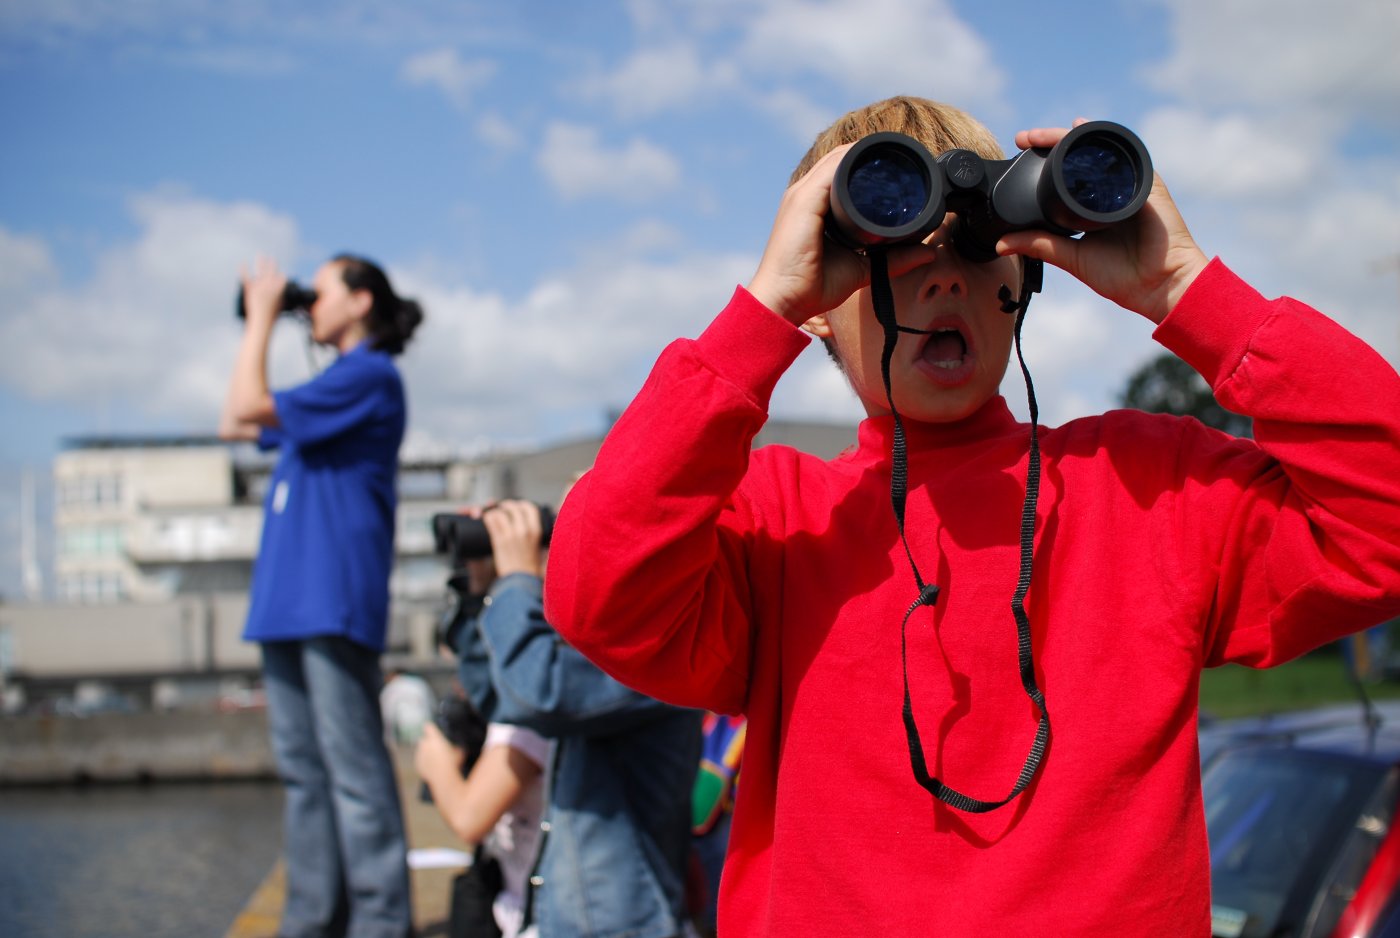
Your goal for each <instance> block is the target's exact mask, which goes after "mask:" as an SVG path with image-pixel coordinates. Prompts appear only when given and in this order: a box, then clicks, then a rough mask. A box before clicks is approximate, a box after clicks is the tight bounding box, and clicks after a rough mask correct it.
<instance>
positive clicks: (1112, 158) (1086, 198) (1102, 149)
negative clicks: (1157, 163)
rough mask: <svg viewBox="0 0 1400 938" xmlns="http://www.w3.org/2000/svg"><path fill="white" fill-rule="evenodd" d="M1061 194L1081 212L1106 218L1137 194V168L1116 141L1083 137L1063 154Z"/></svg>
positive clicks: (1096, 137)
mask: <svg viewBox="0 0 1400 938" xmlns="http://www.w3.org/2000/svg"><path fill="white" fill-rule="evenodd" d="M1061 178H1062V179H1063V180H1064V184H1065V191H1066V193H1067V194H1068V195H1069V197H1070V198H1072V199H1074V201H1075V202H1077V203H1078V204H1079V206H1080V207H1081V208H1083V209H1086V210H1087V211H1090V212H1097V213H1099V214H1101V215H1107V214H1109V213H1111V212H1116V211H1119V210H1120V209H1122V208H1123V207H1124V206H1126V205H1127V204H1128V203H1129V202H1131V201H1132V200H1133V198H1134V196H1136V195H1137V194H1138V185H1139V182H1138V168H1137V161H1136V160H1134V159H1133V158H1132V156H1131V154H1129V153H1128V152H1127V151H1126V150H1125V149H1123V147H1122V146H1120V145H1119V144H1118V143H1117V142H1116V141H1114V140H1111V139H1109V138H1107V137H1105V136H1099V135H1095V136H1087V137H1084V138H1082V139H1081V140H1079V141H1077V142H1076V143H1075V145H1074V146H1073V147H1071V148H1070V150H1069V151H1068V152H1067V153H1065V158H1064V163H1063V164H1062V166H1061Z"/></svg>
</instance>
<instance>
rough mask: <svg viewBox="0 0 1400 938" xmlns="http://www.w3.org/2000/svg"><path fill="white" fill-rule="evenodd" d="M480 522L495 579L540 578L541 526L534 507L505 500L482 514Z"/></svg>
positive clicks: (537, 507) (542, 571)
mask: <svg viewBox="0 0 1400 938" xmlns="http://www.w3.org/2000/svg"><path fill="white" fill-rule="evenodd" d="M481 520H482V523H484V524H485V525H486V532H487V533H488V534H490V535H491V555H492V557H494V558H495V561H496V575H497V576H502V577H504V576H509V575H510V574H512V573H528V574H530V575H531V576H543V575H544V564H543V563H542V562H541V558H540V542H541V541H542V540H543V539H544V526H543V525H542V524H541V522H540V509H539V506H538V505H536V504H535V503H534V502H525V501H518V500H515V499H507V500H506V501H503V502H499V503H498V504H496V505H494V506H493V507H491V508H488V509H486V510H485V511H483V512H482V513H481Z"/></svg>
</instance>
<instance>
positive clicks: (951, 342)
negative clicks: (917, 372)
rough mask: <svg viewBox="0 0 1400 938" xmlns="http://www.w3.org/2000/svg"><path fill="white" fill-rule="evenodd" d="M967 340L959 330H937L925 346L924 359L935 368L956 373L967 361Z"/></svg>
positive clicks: (949, 328)
mask: <svg viewBox="0 0 1400 938" xmlns="http://www.w3.org/2000/svg"><path fill="white" fill-rule="evenodd" d="M967 351H968V348H967V339H966V338H965V337H964V336H963V334H962V332H961V331H960V330H958V329H954V328H951V327H944V328H941V329H935V330H934V331H933V334H932V335H930V336H929V338H928V342H926V343H925V344H924V351H923V358H924V361H926V362H928V363H929V364H930V365H932V366H933V367H935V368H942V369H944V370H946V371H954V370H956V369H958V368H961V367H962V366H963V364H964V363H965V362H966V359H967Z"/></svg>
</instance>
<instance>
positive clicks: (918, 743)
mask: <svg viewBox="0 0 1400 938" xmlns="http://www.w3.org/2000/svg"><path fill="white" fill-rule="evenodd" d="M868 256H869V259H870V295H871V301H872V303H873V305H874V307H875V317H876V319H877V320H878V321H879V323H880V325H881V327H883V329H884V332H885V344H884V351H883V354H882V355H881V358H880V373H881V377H882V378H883V379H884V382H885V398H886V400H887V401H888V402H889V406H890V413H891V414H892V415H893V417H894V441H893V444H892V447H891V449H892V452H891V457H892V459H891V463H892V465H891V469H890V502H891V504H892V505H893V507H894V517H895V522H896V523H897V524H898V526H899V539H900V542H901V543H903V545H904V555H905V556H906V557H907V558H908V559H909V569H910V570H911V571H912V572H913V574H914V583H915V585H916V586H917V587H918V589H919V598H918V599H916V600H914V602H913V603H912V604H911V605H910V606H909V609H908V611H906V612H905V613H904V621H903V622H901V623H900V626H899V656H900V666H901V668H902V669H903V677H904V730H905V735H906V736H907V737H908V742H909V761H910V765H911V767H912V768H913V770H914V778H915V779H916V780H917V781H918V783H919V784H920V785H922V786H923V787H924V788H925V789H927V790H928V791H929V792H930V793H931V794H932V795H933V796H934V797H935V798H937V799H938V800H939V801H942V802H943V803H944V804H947V805H949V806H950V807H953V808H956V809H958V810H959V811H966V812H968V813H970V814H983V813H985V812H988V811H992V810H994V809H996V808H1000V807H1001V806H1003V805H1005V804H1008V803H1009V802H1010V801H1012V800H1013V799H1014V798H1015V797H1016V796H1017V795H1019V794H1020V793H1021V792H1023V791H1025V789H1026V787H1027V786H1028V785H1030V783H1031V780H1032V779H1034V778H1035V775H1036V772H1038V771H1039V770H1040V765H1041V761H1042V760H1043V759H1044V756H1045V751H1046V749H1047V748H1048V747H1049V745H1050V712H1049V710H1047V709H1046V707H1045V695H1044V694H1043V693H1042V692H1041V690H1040V687H1039V686H1038V685H1037V684H1036V681H1035V661H1034V658H1033V656H1032V653H1031V625H1030V619H1029V617H1028V616H1027V615H1026V609H1025V604H1024V600H1025V597H1026V591H1027V590H1028V589H1029V588H1030V585H1031V564H1032V560H1033V558H1034V552H1035V508H1036V502H1037V500H1038V498H1039V496H1040V439H1039V426H1040V412H1039V408H1038V407H1037V406H1036V400H1035V386H1034V385H1033V384H1032V383H1031V373H1030V369H1028V368H1027V367H1026V359H1025V356H1024V355H1023V354H1022V353H1021V324H1022V323H1023V322H1024V321H1025V316H1026V308H1027V307H1028V306H1029V305H1030V300H1031V295H1032V294H1033V293H1036V292H1039V290H1040V285H1041V275H1042V270H1043V268H1042V266H1041V263H1040V261H1037V260H1034V259H1031V258H1026V259H1024V264H1025V267H1024V269H1023V275H1022V278H1021V295H1020V298H1019V299H1018V300H1013V299H1012V298H1011V290H1010V288H1008V287H1006V286H1003V287H1002V288H1001V292H1000V293H999V294H998V299H1000V300H1001V302H1002V306H1001V308H1002V311H1003V312H1005V313H1009V314H1015V316H1016V326H1015V331H1014V335H1015V339H1016V359H1017V361H1018V362H1019V363H1020V365H1021V374H1022V375H1023V376H1024V377H1025V379H1026V397H1027V399H1028V401H1029V404H1030V412H1031V439H1030V455H1029V460H1028V462H1027V465H1026V500H1025V503H1024V506H1023V508H1022V511H1021V572H1020V576H1019V578H1018V579H1017V582H1016V591H1015V593H1014V594H1013V595H1012V598H1011V613H1012V615H1013V616H1014V617H1015V619H1016V652H1017V658H1018V659H1019V662H1020V671H1021V686H1022V687H1023V688H1024V689H1025V691H1026V696H1028V697H1029V698H1030V699H1031V702H1032V703H1033V704H1035V706H1036V709H1037V710H1038V711H1039V712H1040V724H1039V726H1037V727H1036V731H1035V740H1034V741H1033V742H1032V743H1031V750H1030V753H1029V754H1028V755H1027V756H1026V761H1025V763H1024V764H1023V765H1022V766H1021V773H1020V775H1019V776H1017V778H1016V784H1015V785H1014V786H1012V788H1011V791H1010V793H1009V794H1007V796H1006V797H1005V798H1002V799H1001V800H1000V801H982V800H979V799H977V798H973V797H970V796H969V795H965V794H963V793H962V792H960V791H957V790H956V789H954V788H951V787H950V786H948V785H946V784H944V783H943V782H942V781H940V780H939V779H937V778H934V777H933V776H932V775H931V774H930V773H929V770H928V763H927V762H926V760H925V759H924V746H923V741H922V740H921V739H920V738H919V728H918V726H917V725H916V723H915V722H914V704H913V701H912V699H911V697H910V694H909V651H908V640H907V633H908V627H909V619H910V618H911V617H912V616H913V615H914V612H915V610H917V609H918V608H919V607H920V606H930V607H932V606H933V605H934V604H935V603H937V602H938V586H937V585H935V584H933V583H925V582H924V579H923V576H922V575H921V574H920V573H919V567H918V565H917V564H916V563H915V562H914V554H913V551H912V550H911V549H910V547H909V539H908V538H907V537H906V536H905V533H904V509H905V502H906V500H907V498H908V492H909V451H908V446H907V444H906V440H905V435H904V421H903V419H902V418H901V417H900V415H899V410H898V409H896V407H895V404H894V391H893V389H892V385H891V381H890V362H891V360H892V359H893V357H894V347H895V343H897V342H898V341H899V334H900V333H901V332H906V333H915V334H918V333H925V332H926V330H920V329H911V328H907V327H904V326H901V325H899V323H898V321H897V320H896V319H895V312H894V294H893V291H892V290H891V289H890V278H889V268H888V265H887V263H886V258H885V254H884V251H882V250H880V249H878V248H872V249H870V250H869V252H868Z"/></svg>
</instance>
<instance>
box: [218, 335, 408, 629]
mask: <svg viewBox="0 0 1400 938" xmlns="http://www.w3.org/2000/svg"><path fill="white" fill-rule="evenodd" d="M273 399H274V400H275V402H276V406H277V419H278V421H279V423H280V424H281V426H280V427H279V428H277V429H265V430H264V431H263V432H262V434H261V436H260V438H259V441H258V442H259V445H260V446H263V447H264V448H273V447H280V449H281V456H280V458H279V459H278V461H277V467H276V469H275V470H274V471H273V474H272V479H271V484H270V486H269V488H268V493H267V500H266V503H265V505H264V514H263V531H262V545H261V547H260V548H259V550H258V557H257V561H256V563H255V565H254V568H253V586H252V600H251V604H250V607H249V609H248V621H247V625H246V627H245V628H244V631H243V637H244V639H246V640H248V641H256V642H267V641H283V640H289V639H302V638H311V637H314V636H324V635H338V636H341V637H343V638H348V639H350V640H352V641H355V642H358V643H359V644H361V645H364V646H366V647H368V648H371V649H374V650H376V651H382V650H383V649H384V640H385V632H386V630H387V626H388V611H389V571H390V569H391V567H392V566H393V561H394V513H395V509H396V507H397V501H398V496H397V491H396V479H397V473H398V460H399V444H400V443H402V442H403V435H404V427H405V425H406V423H407V408H406V404H405V401H404V391H403V382H402V380H401V379H400V378H399V372H398V369H397V368H396V367H395V365H394V361H393V358H392V357H391V356H390V355H389V354H388V353H387V352H382V351H379V350H376V349H374V348H371V347H370V345H369V344H368V343H361V344H360V345H358V346H356V347H355V348H354V349H351V350H350V351H349V352H347V353H345V354H344V355H342V356H340V358H338V359H336V361H335V362H334V363H332V364H331V365H330V366H329V367H328V368H326V370H325V371H323V372H321V374H319V375H317V376H316V377H315V378H313V379H312V380H310V381H308V382H306V383H305V384H302V385H299V386H298V387H295V388H292V389H290V390H287V391H278V392H276V393H274V394H273Z"/></svg>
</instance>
